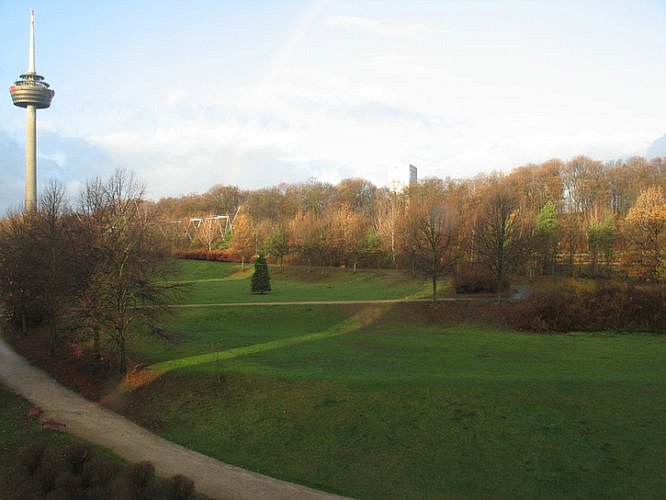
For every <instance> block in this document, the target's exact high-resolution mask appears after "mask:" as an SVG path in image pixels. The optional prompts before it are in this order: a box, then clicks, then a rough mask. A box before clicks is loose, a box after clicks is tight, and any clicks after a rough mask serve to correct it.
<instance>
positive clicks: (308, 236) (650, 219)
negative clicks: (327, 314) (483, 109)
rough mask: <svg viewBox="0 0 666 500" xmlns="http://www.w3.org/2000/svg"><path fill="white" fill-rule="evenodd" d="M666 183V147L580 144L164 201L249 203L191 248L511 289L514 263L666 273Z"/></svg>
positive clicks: (202, 210)
mask: <svg viewBox="0 0 666 500" xmlns="http://www.w3.org/2000/svg"><path fill="white" fill-rule="evenodd" d="M664 189H666V158H657V159H653V160H651V161H647V160H645V159H644V158H631V159H628V160H624V161H613V162H600V161H595V160H592V159H590V158H588V157H585V156H578V157H576V158H573V159H571V160H570V161H567V162H564V161H561V160H550V161H547V162H545V163H543V164H539V165H526V166H523V167H519V168H516V169H514V170H513V171H511V172H510V173H508V174H502V173H491V174H480V175H478V176H476V177H473V178H467V179H453V178H446V179H440V178H434V177H433V178H426V179H425V180H423V181H421V182H419V183H417V184H416V185H412V186H407V187H403V188H400V189H395V188H391V187H383V188H378V187H376V186H374V185H373V184H372V183H370V182H368V181H367V180H364V179H345V180H343V181H341V182H340V183H338V184H337V185H332V184H329V183H324V182H318V181H316V180H311V181H308V182H305V183H300V184H280V185H278V186H274V187H270V188H263V189H258V190H241V189H239V188H238V187H236V186H226V185H217V186H214V187H212V188H211V189H210V190H209V191H208V192H206V193H203V194H191V195H187V196H183V197H180V198H164V199H162V200H160V201H159V202H158V204H157V205H158V206H159V207H160V210H161V211H162V212H163V213H165V214H168V217H169V218H170V219H171V220H176V219H185V220H187V217H189V216H193V215H199V216H201V215H206V214H208V215H213V214H234V213H236V212H237V210H238V209H239V208H240V211H239V212H238V216H237V217H236V221H235V224H234V228H233V233H232V234H226V235H225V234H223V233H221V232H220V231H219V230H216V229H215V228H213V227H209V228H207V227H205V225H203V226H201V227H200V230H199V231H198V232H197V233H196V234H193V233H187V232H185V231H184V230H183V228H182V227H180V229H175V231H176V233H178V234H179V235H180V236H181V240H180V245H181V249H188V248H206V249H215V248H230V249H231V250H233V252H234V255H235V256H237V257H238V258H239V260H241V261H242V262H245V261H248V260H249V259H251V258H252V257H253V256H254V255H257V254H259V253H262V254H264V255H266V256H268V257H269V258H270V259H271V260H272V261H273V262H277V263H282V262H283V261H285V260H286V261H288V262H292V263H302V264H308V265H311V266H315V265H321V266H341V265H344V266H348V267H351V268H356V267H357V266H359V265H361V266H366V267H395V268H402V269H411V270H413V271H422V272H424V273H426V274H428V275H429V276H430V277H431V278H432V280H433V287H435V286H436V281H437V277H438V276H440V275H442V274H443V273H451V274H452V275H454V276H455V277H456V278H457V280H458V282H459V286H460V287H461V288H462V289H473V288H479V287H481V288H483V287H490V288H492V289H494V290H499V291H501V289H502V287H503V286H505V284H504V283H505V281H506V275H507V273H509V272H518V273H522V274H525V275H530V276H533V275H543V274H560V275H567V276H573V275H581V274H582V275H586V276H590V277H607V276H611V275H617V274H618V273H620V274H623V275H626V276H630V277H634V278H638V279H643V280H651V281H659V280H662V279H663V278H664V275H665V274H664V273H665V272H666V270H665V268H664V250H663V249H664V247H665V246H666V245H665V239H664V238H665V237H666V233H665V231H664V227H665V226H664V225H665V223H666V209H665V208H664ZM210 220H212V219H209V221H210ZM209 223H210V222H209ZM173 227H174V228H176V227H178V226H173ZM484 275H485V277H484ZM488 276H490V278H491V279H489V278H488ZM489 281H490V283H489Z"/></svg>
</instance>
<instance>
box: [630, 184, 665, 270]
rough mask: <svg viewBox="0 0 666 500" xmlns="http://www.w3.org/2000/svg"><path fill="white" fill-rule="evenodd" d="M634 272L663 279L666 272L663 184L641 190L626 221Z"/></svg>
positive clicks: (631, 268) (631, 267)
mask: <svg viewBox="0 0 666 500" xmlns="http://www.w3.org/2000/svg"><path fill="white" fill-rule="evenodd" d="M623 233H624V237H625V239H626V241H627V252H626V254H625V266H626V268H627V270H628V272H629V274H630V275H632V276H635V277H638V278H640V279H645V280H652V281H659V280H661V279H663V277H664V275H665V273H666V201H665V200H664V193H663V190H662V188H661V186H653V187H650V188H648V189H646V190H644V191H642V192H641V194H640V195H639V196H638V199H637V200H636V203H635V204H634V206H633V207H632V208H631V209H630V210H629V213H627V216H626V217H625V220H624V227H623Z"/></svg>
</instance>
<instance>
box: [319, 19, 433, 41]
mask: <svg viewBox="0 0 666 500" xmlns="http://www.w3.org/2000/svg"><path fill="white" fill-rule="evenodd" d="M328 24H329V25H330V26H335V27H342V28H350V29H355V30H360V31H364V32H368V33H372V34H375V35H380V36H385V37H390V38H408V37H412V36H417V35H424V34H441V33H443V32H444V31H443V30H441V29H438V28H435V27H433V26H429V25H426V24H409V23H400V22H395V21H388V20H383V19H368V18H362V17H353V16H333V17H330V18H329V19H328Z"/></svg>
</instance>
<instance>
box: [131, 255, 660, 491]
mask: <svg viewBox="0 0 666 500" xmlns="http://www.w3.org/2000/svg"><path fill="white" fill-rule="evenodd" d="M196 264H199V263H196ZM205 264H206V265H212V266H219V265H218V264H215V263H205ZM193 268H197V266H196V265H195V266H192V268H191V269H190V270H189V271H188V272H189V273H190V278H188V279H194V278H192V277H191V276H192V275H193V274H194V272H195V271H196V269H193ZM218 268H219V269H222V270H225V269H226V270H227V271H228V270H229V266H225V265H223V266H220V267H210V268H209V270H216V269H218ZM197 272H198V271H197ZM313 272H316V271H313ZM285 274H287V273H285ZM357 274H358V273H357ZM287 275H288V274H287ZM199 276H200V278H199V279H208V278H205V276H209V274H207V272H202V274H200V275H199ZM234 276H237V273H236V272H230V273H229V274H227V276H226V278H220V281H216V282H211V283H223V285H222V286H221V287H220V288H219V289H218V291H219V294H220V297H219V298H218V299H216V300H215V301H214V302H224V301H227V302H240V301H241V300H240V299H241V297H245V296H246V295H248V296H249V297H253V296H251V295H249V294H248V292H247V290H248V289H249V284H247V281H246V280H245V278H243V279H242V280H236V281H241V282H245V283H246V284H247V287H246V286H243V287H242V288H238V291H237V292H234V290H236V289H235V288H234V286H235V285H232V284H230V283H232V282H233V281H234V280H233V279H227V278H233V277H234ZM348 276H352V277H354V276H357V275H351V274H350V275H348ZM297 278H298V277H294V278H293V281H294V286H295V288H294V291H293V292H290V299H289V300H299V299H296V298H293V297H296V296H299V294H303V295H307V293H306V292H305V291H304V290H310V291H311V293H312V294H313V295H314V294H315V293H316V294H318V293H319V292H314V291H312V290H311V289H308V287H309V286H311V285H312V286H314V284H316V283H315V282H314V281H312V280H311V281H307V280H306V281H304V282H302V288H303V289H301V290H300V291H299V284H298V283H299V281H298V279H297ZM215 279H217V278H215ZM366 279H368V280H374V279H377V278H375V277H373V276H370V277H367V278H366ZM381 279H384V278H381ZM285 281H288V280H285ZM330 281H331V282H332V283H333V285H335V284H336V283H337V282H338V277H337V276H333V277H332V278H331V279H330ZM342 281H343V280H342V278H340V282H341V284H340V287H341V288H340V289H341V290H346V292H345V293H350V294H352V297H351V298H356V297H357V296H359V295H363V294H364V293H367V294H368V295H371V294H370V291H371V289H372V286H368V288H367V290H368V291H367V292H366V291H363V290H364V288H363V286H361V285H360V284H359V283H357V284H356V285H353V286H352V285H347V284H345V283H342ZM324 283H326V281H324ZM319 285H322V283H319ZM197 286H198V284H197ZM334 288H335V287H334ZM241 289H242V290H243V292H242V295H241V291H240V290H241ZM352 290H353V291H352ZM356 292H358V295H357V294H356ZM194 293H195V294H196V293H200V291H197V290H195V291H194ZM234 293H238V294H239V295H238V296H235V295H234ZM401 293H402V292H401ZM342 296H343V295H341V297H342ZM344 298H346V299H349V298H350V297H349V296H346V297H344ZM369 298H370V297H369ZM371 298H377V297H376V296H372V297H371ZM271 300H275V297H271ZM476 306H478V307H477V309H474V308H473V307H472V306H470V307H472V308H471V309H469V310H466V312H465V314H466V315H467V316H468V320H467V321H464V322H460V321H458V319H459V318H457V319H456V320H455V321H445V320H442V318H447V317H449V316H450V315H449V314H448V313H447V311H448V309H450V308H453V307H454V306H453V305H451V304H446V303H440V304H437V305H433V304H428V303H416V304H414V303H412V304H381V305H344V306H343V305H308V306H261V307H251V308H248V307H228V308H216V307H207V308H200V309H184V310H180V311H179V314H178V317H177V318H176V319H175V320H174V321H173V322H172V323H171V324H170V325H169V328H168V329H167V331H166V332H165V336H164V337H154V338H146V339H137V340H136V341H135V342H133V344H132V345H133V346H134V347H133V348H134V350H133V352H132V356H133V357H134V358H135V359H137V360H139V361H143V362H146V363H152V364H154V366H157V367H159V371H160V372H161V373H162V376H161V377H160V378H158V379H157V380H155V381H154V382H152V383H150V384H147V385H144V386H142V387H140V388H138V389H136V390H135V391H134V392H133V393H132V394H131V396H130V400H129V401H128V406H127V408H126V412H127V413H128V414H129V415H131V416H132V417H133V418H135V419H136V420H137V421H138V422H140V423H143V424H144V425H146V426H148V427H151V428H152V429H153V430H155V431H156V432H158V433H159V434H161V435H163V436H165V437H167V438H169V439H172V440H174V441H176V442H179V443H181V444H184V445H186V446H189V447H192V448H194V449H196V450H198V451H202V452H204V453H206V454H209V455H211V456H215V457H217V458H220V459H222V460H225V461H228V462H230V463H233V464H237V465H240V466H244V467H248V468H250V469H253V470H257V471H260V472H263V473H267V474H269V475H272V476H276V477H279V478H282V479H286V480H292V481H296V482H299V483H303V484H307V485H310V486H314V487H317V488H322V489H325V490H328V491H332V492H337V493H342V494H345V495H349V496H354V497H360V498H398V497H405V498H407V497H409V498H411V497H418V498H442V497H445V498H447V497H494V498H497V497H503V498H506V497H521V498H532V497H540V498H543V497H551V498H555V497H557V498H561V497H569V498H572V497H591V496H594V497H611V498H625V497H639V498H659V497H661V496H662V494H663V491H666V475H665V473H664V469H663V464H664V463H666V431H665V429H666V426H664V425H663V412H664V409H665V408H666V365H665V364H664V359H666V338H664V337H663V336H658V335H636V334H631V335H629V334H613V333H603V334H570V335H534V334H524V333H514V332H510V331H507V330H505V329H502V328H498V327H481V326H477V324H478V323H477V322H475V321H472V320H473V319H475V318H478V316H479V315H481V316H482V314H480V312H481V311H482V308H483V307H485V306H484V305H482V304H477V305H476ZM474 311H477V313H479V315H477V313H475V312H474ZM463 317H465V315H463ZM216 351H219V354H215V352H216Z"/></svg>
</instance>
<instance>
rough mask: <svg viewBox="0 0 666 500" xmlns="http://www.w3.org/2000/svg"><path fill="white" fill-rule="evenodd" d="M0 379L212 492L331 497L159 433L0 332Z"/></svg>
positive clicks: (70, 424) (98, 438)
mask: <svg viewBox="0 0 666 500" xmlns="http://www.w3.org/2000/svg"><path fill="white" fill-rule="evenodd" d="M0 382H2V383H3V384H4V385H6V386H8V387H10V388H11V389H13V390H14V391H16V392H17V393H19V394H21V395H22V396H23V397H25V398H26V399H27V400H28V401H30V402H32V403H33V404H34V405H35V406H39V407H40V408H42V410H44V411H45V416H46V418H52V419H54V420H56V421H58V422H63V423H65V424H67V431H68V432H71V433H73V434H76V435H78V436H80V437H82V438H84V439H87V440H88V441H91V442H93V443H96V444H99V445H101V446H104V447H106V448H109V449H111V450H113V451H114V452H115V453H117V454H118V455H120V456H122V457H124V458H126V459H127V460H130V461H132V462H140V461H142V460H148V461H150V462H152V463H153V464H154V465H155V470H156V472H157V474H159V475H160V476H163V477H168V476H171V475H174V474H183V475H185V476H187V477H189V478H190V479H192V480H193V481H194V486H195V489H196V490H197V491H198V492H200V493H203V494H204V495H207V496H209V497H211V498H225V499H226V498H229V499H334V498H342V497H337V496H335V495H330V494H328V493H324V492H320V491H317V490H313V489H311V488H306V487H304V486H299V485H297V484H293V483H288V482H285V481H280V480H277V479H274V478H271V477H268V476H263V475H261V474H257V473H255V472H250V471H247V470H244V469H241V468H240V467H235V466H233V465H228V464H225V463H223V462H220V461H218V460H215V459H213V458H210V457H207V456H205V455H202V454H200V453H197V452H195V451H192V450H188V449H187V448H184V447H182V446H179V445H177V444H175V443H172V442H171V441H167V440H165V439H162V438H161V437H159V436H156V435H155V434H153V433H151V432H148V431H147V430H146V429H143V428H142V427H139V426H138V425H136V424H134V423H132V422H130V421H129V420H127V419H126V418H124V417H122V416H120V415H118V414H117V413H114V412H112V411H110V410H107V409H105V408H102V407H101V406H99V405H98V404H96V403H93V402H91V401H88V400H87V399H85V398H83V397H82V396H80V395H79V394H76V393H75V392H73V391H70V390H69V389H67V388H65V387H63V386H62V385H60V384H59V383H58V382H56V381H55V380H54V379H53V378H51V377H49V376H48V375H47V374H46V373H44V372H43V371H41V370H39V369H38V368H35V367H34V366H31V365H30V364H29V363H28V362H27V361H26V360H25V359H24V358H23V357H21V356H20V355H18V354H17V353H15V352H14V351H13V350H12V349H11V348H10V347H9V345H8V344H7V343H6V342H5V341H4V340H3V339H2V338H0Z"/></svg>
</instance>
